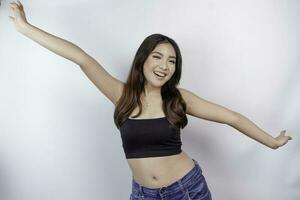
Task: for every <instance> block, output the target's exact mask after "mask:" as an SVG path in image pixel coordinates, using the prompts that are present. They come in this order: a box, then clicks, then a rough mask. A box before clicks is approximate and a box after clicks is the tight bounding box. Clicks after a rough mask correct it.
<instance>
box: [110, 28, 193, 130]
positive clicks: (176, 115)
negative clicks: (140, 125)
mask: <svg viewBox="0 0 300 200" xmlns="http://www.w3.org/2000/svg"><path fill="white" fill-rule="evenodd" d="M161 43H170V44H171V45H172V46H173V48H174V50H175V52H176V64H175V72H174V74H173V76H172V77H171V78H170V79H169V80H168V81H167V82H166V83H165V84H164V85H163V86H162V87H161V97H162V100H163V112H164V113H165V115H166V117H167V120H168V121H169V122H170V123H171V126H172V127H173V128H176V129H180V128H184V127H185V126H186V125H187V123H188V122H187V117H186V103H185V101H184V99H183V98H182V96H181V94H180V92H179V90H178V89H177V88H176V86H177V85H178V83H179V81H180V78H181V68H182V67H181V65H182V58H181V53H180V50H179V47H178V45H177V44H176V42H175V41H174V40H173V39H171V38H169V37H167V36H165V35H162V34H158V33H157V34H152V35H150V36H148V37H146V38H145V39H144V41H143V42H142V44H141V45H140V47H139V48H138V50H137V52H136V54H135V57H134V60H133V62H132V65H131V69H130V72H129V75H128V77H127V81H126V83H125V84H124V89H123V92H122V95H121V97H120V98H119V100H118V101H117V103H116V107H115V111H114V122H115V125H116V126H117V128H118V129H120V126H121V125H122V123H124V122H125V120H126V119H127V118H128V117H129V116H130V114H131V113H132V111H133V110H134V108H136V106H138V107H139V112H138V113H137V114H136V115H135V116H133V118H134V117H138V116H139V115H140V114H141V112H142V103H141V99H140V95H141V93H142V92H145V88H144V86H145V77H144V73H143V65H144V62H145V60H146V59H147V58H148V56H149V55H150V53H151V52H152V51H153V50H154V48H155V47H156V46H157V45H158V44H161Z"/></svg>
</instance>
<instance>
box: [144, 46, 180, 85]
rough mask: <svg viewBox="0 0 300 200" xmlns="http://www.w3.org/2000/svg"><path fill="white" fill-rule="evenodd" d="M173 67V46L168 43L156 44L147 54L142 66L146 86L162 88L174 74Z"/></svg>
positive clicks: (174, 55) (174, 56) (174, 62)
mask: <svg viewBox="0 0 300 200" xmlns="http://www.w3.org/2000/svg"><path fill="white" fill-rule="evenodd" d="M175 65H176V52H175V50H174V48H173V46H172V45H171V44H170V43H161V44H158V45H157V46H156V47H155V48H154V50H153V51H152V52H151V53H150V54H149V56H148V58H147V59H146V61H145V63H144V66H143V70H144V76H145V78H146V85H147V84H150V85H151V86H152V87H161V86H163V85H164V84H165V83H166V82H167V81H168V80H170V78H171V77H172V75H173V74H174V72H175V69H176V68H175ZM155 73H157V74H155ZM148 86H149V85H148Z"/></svg>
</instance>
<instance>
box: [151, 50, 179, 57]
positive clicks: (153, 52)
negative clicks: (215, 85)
mask: <svg viewBox="0 0 300 200" xmlns="http://www.w3.org/2000/svg"><path fill="white" fill-rule="evenodd" d="M152 53H158V54H159V55H161V56H163V54H162V53H160V52H158V51H153V52H152ZM170 58H176V56H170Z"/></svg>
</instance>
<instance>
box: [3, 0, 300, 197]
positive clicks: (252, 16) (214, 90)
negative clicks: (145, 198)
mask: <svg viewBox="0 0 300 200" xmlns="http://www.w3.org/2000/svg"><path fill="white" fill-rule="evenodd" d="M22 3H23V4H24V7H25V11H26V15H27V19H28V21H29V22H30V23H32V24H33V25H35V26H37V27H39V28H41V29H43V30H45V31H47V32H50V33H52V34H54V35H57V36H59V37H62V38H64V39H67V40H69V41H71V42H73V43H75V44H77V45H78V46H80V47H81V48H82V49H84V50H85V51H86V52H88V53H89V54H91V55H92V56H93V57H94V58H95V59H97V60H98V61H99V62H100V63H101V64H102V65H103V66H104V67H105V69H106V70H107V71H108V72H109V73H111V74H112V75H113V76H115V77H116V78H118V79H120V80H122V81H125V80H126V77H127V74H128V72H129V69H130V64H131V62H132V60H133V57H134V54H135V52H136V50H137V48H138V47H139V45H140V44H141V42H142V41H143V39H144V38H145V37H146V36H148V35H150V34H152V33H162V34H165V35H168V36H170V37H171V38H173V39H174V40H175V41H177V43H178V45H179V47H180V48H181V51H182V56H183V73H182V79H181V82H180V87H183V88H186V89H188V90H190V91H192V92H194V93H196V94H197V95H199V96H200V97H202V98H204V99H207V100H209V101H212V102H214V103H217V104H220V105H223V106H225V107H227V108H229V109H231V110H234V111H236V112H239V113H241V114H243V115H245V116H246V117H248V118H249V119H250V120H252V121H253V122H254V123H256V124H257V125H258V126H259V127H260V128H262V129H263V130H265V131H266V132H268V133H269V134H270V135H272V136H273V137H275V136H278V135H279V133H280V131H281V130H284V129H287V132H288V133H290V135H291V136H292V137H293V140H291V141H289V143H288V144H287V145H286V146H283V147H282V148H279V149H277V150H272V149H270V148H268V147H266V146H263V145H262V144H260V143H258V142H256V141H255V140H252V139H251V138H249V137H247V136H245V135H243V134H242V133H240V132H239V131H237V130H235V129H233V128H232V127H229V126H226V125H225V126H224V125H222V124H218V123H215V122H210V121H205V120H202V119H198V118H195V117H192V116H188V120H189V123H188V125H187V126H186V127H185V128H184V129H183V130H182V140H183V146H182V149H183V150H184V151H185V152H187V153H188V154H189V155H190V156H191V157H193V158H195V159H196V160H197V161H198V162H199V164H200V166H201V168H202V169H203V174H204V176H205V178H206V180H207V183H208V185H209V188H210V190H211V192H212V197H213V199H214V200H241V199H243V200H253V199H257V200H271V199H272V200H282V199H285V200H298V199H300V190H299V188H300V147H299V141H298V138H297V136H298V134H297V133H298V131H299V128H300V127H299V124H297V121H298V122H299V117H300V104H299V99H300V96H299V94H300V93H299V92H300V81H299V80H300V79H299V75H300V68H299V63H300V60H299V58H300V57H299V53H300V40H299V35H300V26H299V25H300V16H299V9H300V2H299V1H297V0H285V1H279V0H263V1H262V0H243V1H233V0H219V1H217V0H202V1H197V0H193V1H192V0H190V1H179V0H164V1H159V0H152V1H140V0H128V1H122V0H111V1H96V0H91V1H84V0H68V1H59V0H52V1H46V0H43V1H42V0H39V1H38V0H31V1H29V0H24V1H22ZM9 14H11V11H9V9H8V1H2V5H1V7H0V91H1V93H0V199H1V200H41V199H43V200H83V199H88V200H96V199H108V200H110V199H112V200H115V199H118V200H122V199H124V200H126V199H129V195H130V192H131V172H130V168H129V167H128V165H127V162H126V159H125V155H124V153H123V149H122V142H121V137H120V133H119V130H118V129H117V128H116V127H115V125H114V122H113V111H114V106H113V104H112V103H111V102H110V101H109V100H108V99H107V98H106V97H105V96H104V95H103V94H102V93H101V92H100V91H98V90H97V88H96V87H95V86H94V85H93V84H92V82H91V81H90V80H89V79H88V78H87V77H86V76H85V75H84V73H83V72H82V71H81V70H80V68H79V66H77V65H76V64H74V63H72V62H70V61H68V60H66V59H64V58H62V57H59V56H57V55H55V54H53V53H52V52H50V51H48V50H47V49H45V48H43V47H41V46H39V45H38V44H36V43H34V42H33V41H31V40H30V39H28V38H26V37H24V36H23V35H21V34H20V33H17V32H16V31H15V29H14V27H13V24H12V22H11V21H10V19H9V18H8V16H9Z"/></svg>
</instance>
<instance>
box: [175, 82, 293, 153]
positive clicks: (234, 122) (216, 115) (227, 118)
mask: <svg viewBox="0 0 300 200" xmlns="http://www.w3.org/2000/svg"><path fill="white" fill-rule="evenodd" d="M178 89H179V91H180V93H181V96H182V97H183V99H184V100H185V102H186V104H187V111H186V113H187V114H189V115H192V116H194V117H198V118H201V119H205V120H209V121H214V122H218V123H223V124H227V125H229V126H231V127H233V128H235V129H237V130H238V131H240V132H242V133H244V134H245V135H247V136H248V137H250V138H252V139H254V140H256V141H257V142H260V143H261V144H264V145H266V146H268V147H270V148H272V149H277V148H278V147H281V146H283V145H284V144H286V143H287V142H288V140H291V139H292V137H290V136H286V135H284V134H285V131H281V133H280V135H279V136H278V137H276V138H273V137H272V136H271V135H269V134H268V133H266V132H265V131H263V130H262V129H260V128H259V127H258V126H257V125H255V124H254V123H253V122H252V121H250V120H249V119H248V118H246V117H245V116H243V115H241V114H240V113H237V112H234V111H232V110H229V109H227V108H225V107H223V106H221V105H218V104H215V103H212V102H209V101H207V100H205V99H203V98H201V97H199V96H197V95H195V94H194V93H192V92H190V91H188V90H186V89H183V88H178Z"/></svg>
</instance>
